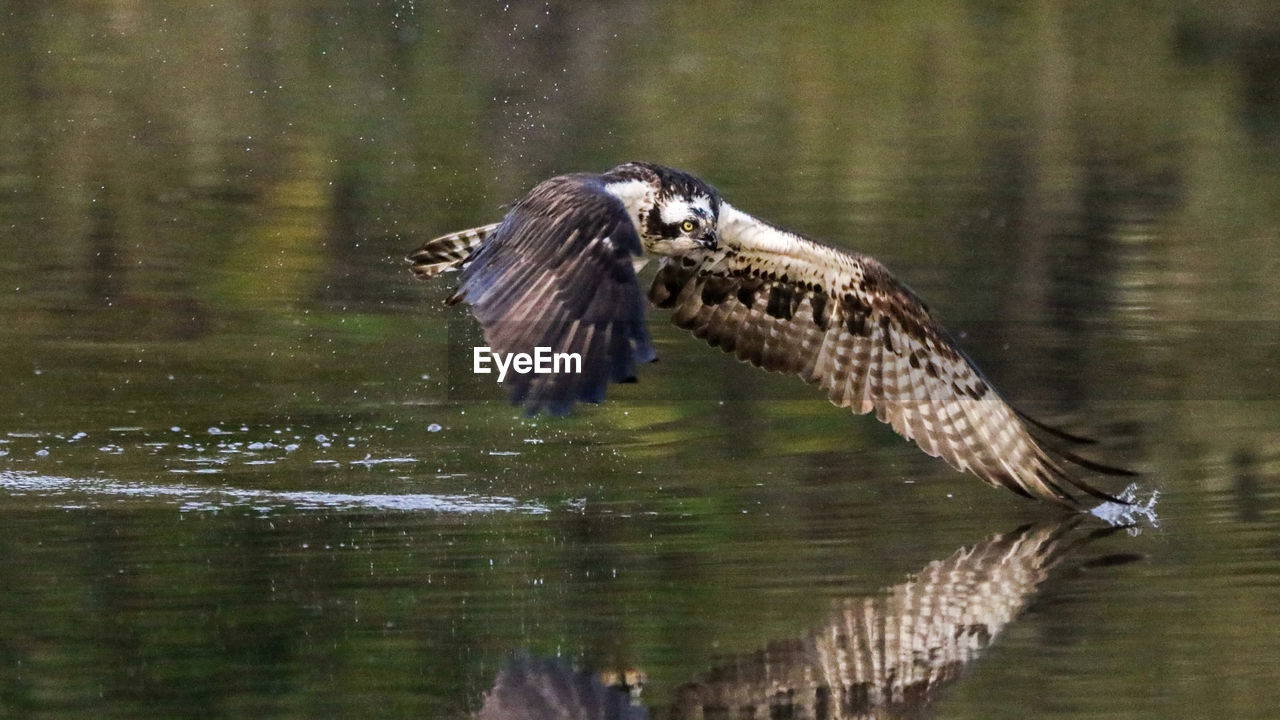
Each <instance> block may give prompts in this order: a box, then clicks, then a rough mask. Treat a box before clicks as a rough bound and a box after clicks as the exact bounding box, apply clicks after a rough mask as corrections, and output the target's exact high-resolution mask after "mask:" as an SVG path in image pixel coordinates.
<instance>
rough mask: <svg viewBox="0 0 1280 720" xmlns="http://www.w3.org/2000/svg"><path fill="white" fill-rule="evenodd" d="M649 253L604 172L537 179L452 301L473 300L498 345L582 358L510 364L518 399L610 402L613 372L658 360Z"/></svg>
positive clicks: (561, 404)
mask: <svg viewBox="0 0 1280 720" xmlns="http://www.w3.org/2000/svg"><path fill="white" fill-rule="evenodd" d="M641 252H642V248H641V244H640V237H639V235H638V234H637V233H636V229H635V225H634V224H633V223H632V222H631V219H630V217H629V216H628V215H627V211H626V208H625V207H624V206H623V205H622V202H621V201H619V200H618V199H617V198H616V197H614V196H613V195H611V194H609V193H608V192H606V191H605V189H604V185H603V183H602V182H601V181H600V179H599V177H598V176H594V175H564V176H560V177H555V178H552V179H550V180H547V181H546V182H543V183H541V184H540V185H538V186H537V187H535V188H534V189H533V190H532V191H531V192H530V193H529V195H528V196H526V197H525V198H524V199H523V200H521V201H520V202H519V203H518V204H516V206H515V207H513V208H512V209H511V211H510V212H509V213H507V216H506V218H504V219H503V221H502V223H501V224H500V225H499V226H498V227H497V228H496V229H494V230H493V231H492V232H491V233H490V234H489V235H488V237H487V238H486V239H485V240H484V242H483V243H482V244H481V245H480V247H479V248H478V249H476V250H474V251H473V252H472V253H471V255H470V258H469V260H468V261H467V264H466V266H465V267H464V268H463V271H462V278H461V284H460V286H459V288H458V291H457V293H455V294H454V296H453V297H452V298H450V302H457V301H458V300H465V301H466V302H468V303H470V304H471V306H472V311H473V312H474V314H475V316H476V319H477V320H479V321H480V325H481V326H482V327H483V329H484V336H485V341H486V342H487V343H488V344H489V346H490V348H491V349H492V350H493V351H494V352H498V353H502V354H504V355H508V354H512V353H527V354H530V355H534V354H535V353H536V352H537V348H547V350H546V353H547V355H548V356H554V355H557V354H561V353H564V354H577V355H578V356H580V358H581V367H580V368H579V367H577V366H576V365H574V364H573V363H572V361H571V360H568V359H566V361H565V364H564V365H562V366H561V368H560V369H561V370H562V371H561V372H552V373H548V374H534V373H529V374H516V373H514V372H509V373H508V375H507V377H506V380H505V382H506V383H507V384H508V385H510V386H511V388H512V395H511V397H512V402H514V403H517V404H521V405H524V406H525V407H526V408H527V409H528V410H529V411H531V412H536V411H537V410H540V409H547V410H549V411H551V412H553V413H556V414H563V413H566V412H568V411H569V409H570V408H571V407H572V406H573V404H574V403H575V402H600V401H602V400H603V399H604V395H605V388H606V387H607V386H608V384H609V382H610V381H612V382H623V381H626V380H629V379H632V378H633V377H634V375H635V366H636V363H638V362H649V361H651V360H653V359H654V357H655V354H654V351H653V346H652V344H651V343H650V341H649V333H648V330H647V329H646V328H645V322H644V319H645V318H644V312H645V311H644V307H645V303H644V294H643V291H642V290H641V289H640V286H639V283H637V282H636V275H635V270H634V269H633V268H632V259H633V256H636V255H639V254H640V253H641ZM565 370H568V371H565ZM572 370H580V372H572Z"/></svg>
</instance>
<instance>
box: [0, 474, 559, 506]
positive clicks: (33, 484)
mask: <svg viewBox="0 0 1280 720" xmlns="http://www.w3.org/2000/svg"><path fill="white" fill-rule="evenodd" d="M0 490H3V491H5V492H8V493H10V494H13V495H40V496H42V497H44V498H47V499H49V500H50V501H51V502H52V503H53V504H56V505H57V506H58V507H62V508H67V509H79V508H84V507H94V506H100V505H102V504H104V503H107V502H127V501H130V500H158V501H162V502H166V503H170V504H176V505H177V506H178V509H179V510H180V511H182V512H208V511H218V510H224V509H229V508H244V507H249V508H254V509H257V510H259V511H261V512H272V511H276V510H393V511H405V512H423V511H426V512H438V513H450V514H468V513H493V512H515V513H525V514H535V515H536V514H543V513H546V512H548V510H547V507H546V506H545V505H543V504H541V503H537V502H527V501H521V500H518V499H516V498H513V497H507V496H487V495H474V494H449V495H441V494H432V493H403V494H402V493H370V494H365V493H334V492H322V491H316V490H301V491H276V490H259V489H253V488H231V487H220V488H207V487H199V486H195V485H183V484H166V485H162V484H156V483H145V482H121V481H116V480H109V479H101V478H74V477H63V476H57V475H44V474H40V473H34V472H13V471H0Z"/></svg>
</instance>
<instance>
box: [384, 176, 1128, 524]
mask: <svg viewBox="0 0 1280 720" xmlns="http://www.w3.org/2000/svg"><path fill="white" fill-rule="evenodd" d="M646 253H647V254H652V255H657V256H659V257H660V258H661V264H660V265H659V268H658V273H657V276H656V277H655V278H654V280H653V284H652V285H651V287H650V289H649V297H648V299H649V301H650V302H652V303H653V304H654V305H656V306H657V307H659V308H663V309H667V310H671V311H672V320H673V321H674V322H675V324H676V325H678V326H679V327H681V328H684V329H686V330H689V331H690V332H692V333H693V334H694V335H695V336H696V337H699V338H702V339H704V340H706V341H707V342H708V343H710V344H711V345H712V346H713V347H719V348H720V349H722V350H723V351H725V352H728V353H733V354H734V355H736V356H737V357H738V358H739V359H740V360H743V361H746V362H749V363H751V364H752V365H755V366H756V367H760V368H764V369H765V370H770V371H775V372H782V373H787V374H791V375H798V376H800V377H801V378H803V379H804V380H805V381H806V382H809V383H811V384H813V385H817V386H818V387H820V388H822V389H823V390H824V391H826V393H827V397H828V398H830V400H831V402H833V403H835V404H836V405H838V406H840V407H847V408H850V409H852V410H853V411H854V412H856V413H868V412H871V411H872V410H874V411H875V413H876V417H878V418H879V419H880V420H882V421H884V422H886V423H889V424H890V425H892V426H893V429H894V430H896V431H897V432H898V433H899V434H900V435H902V436H904V437H906V438H908V439H910V440H914V441H915V443H916V444H917V445H919V446H920V448H921V449H923V450H924V451H925V452H926V453H928V454H930V455H933V456H935V457H941V458H943V459H944V460H946V461H947V462H948V463H950V464H951V465H952V466H954V467H956V468H957V469H959V470H962V471H965V470H967V471H969V472H972V473H973V474H975V475H977V476H978V477H980V478H982V479H983V480H984V481H986V482H987V483H989V484H991V485H994V486H1003V487H1006V488H1009V489H1010V490H1013V491H1014V492H1016V493H1018V494H1020V495H1024V496H1027V497H1043V498H1049V499H1052V500H1056V501H1058V502H1061V503H1064V504H1067V505H1073V506H1074V505H1077V504H1078V500H1077V498H1075V497H1074V496H1073V495H1072V494H1070V493H1069V492H1068V491H1067V489H1066V488H1067V487H1074V488H1076V489H1078V490H1081V491H1083V492H1085V493H1088V494H1089V495H1093V496H1096V497H1099V498H1102V499H1106V500H1113V499H1114V498H1111V497H1110V496H1108V495H1107V494H1106V493H1103V492H1101V491H1100V490H1097V489H1096V488H1094V487H1092V486H1091V485H1089V484H1088V483H1086V482H1085V481H1084V480H1082V479H1080V478H1079V477H1076V476H1075V475H1073V474H1072V473H1071V472H1068V471H1067V470H1066V469H1065V468H1064V467H1063V462H1062V461H1070V462H1072V463H1074V464H1076V465H1079V466H1081V467H1084V468H1086V469H1089V470H1094V471H1097V472H1106V473H1116V474H1131V473H1128V472H1127V471H1122V470H1117V469H1114V468H1108V467H1105V466H1102V465H1098V464H1096V463H1092V462H1089V461H1087V460H1084V459H1082V458H1080V457H1078V456H1076V455H1074V454H1071V453H1069V452H1066V451H1064V450H1060V449H1054V448H1052V447H1050V446H1049V445H1048V444H1045V443H1042V442H1040V441H1039V440H1038V439H1037V437H1035V436H1033V434H1032V433H1033V431H1034V432H1037V433H1041V432H1043V433H1048V434H1053V435H1058V436H1059V437H1061V438H1065V439H1076V438H1072V437H1071V436H1069V435H1065V434H1064V433H1059V432H1058V431H1055V430H1052V429H1051V428H1047V427H1045V426H1044V425H1041V424H1039V423H1037V422H1036V421H1034V420H1032V419H1030V418H1028V417H1026V416H1025V415H1022V414H1020V413H1019V412H1018V411H1016V410H1015V409H1014V408H1013V407H1011V406H1010V405H1009V404H1008V403H1007V402H1005V400H1004V399H1003V398H1002V397H1000V394H999V393H998V392H996V391H995V389H994V388H992V387H991V385H990V383H988V382H987V381H986V379H985V378H983V376H982V374H981V373H980V372H979V371H978V369H977V368H976V367H975V366H974V364H973V363H972V362H971V361H970V360H969V359H968V358H967V357H966V356H965V354H964V353H963V352H962V351H961V350H960V349H959V348H958V347H957V346H956V344H955V343H954V341H952V339H951V337H950V335H949V334H948V333H947V332H946V330H945V329H943V327H942V326H941V325H940V324H938V322H937V321H936V320H935V319H934V317H933V315H932V314H931V313H930V311H929V309H928V307H926V306H925V304H924V303H923V302H921V300H920V299H919V298H918V297H916V295H915V293H913V292H912V291H911V290H910V289H909V288H907V286H905V285H903V284H902V283H900V282H898V281H897V280H896V279H895V278H894V277H893V276H892V275H890V274H889V272H888V271H887V270H886V269H885V268H884V266H883V265H881V264H880V263H878V262H876V261H875V260H873V259H872V258H869V257H867V256H865V255H859V254H856V253H850V252H846V251H844V250H839V249H837V248H833V247H829V246H827V245H822V244H819V243H816V242H814V241H812V240H810V239H808V238H806V237H803V236H801V235H799V234H797V233H794V232H791V231H788V230H783V229H781V228H779V227H776V226H774V225H770V224H769V223H767V222H764V221H761V220H758V219H756V218H754V217H752V216H750V215H748V214H746V213H744V212H742V211H741V210H738V209H737V208H735V207H733V206H732V205H730V204H729V203H727V202H725V201H724V200H723V199H721V197H720V195H719V193H717V192H716V190H715V189H714V188H712V187H711V186H710V185H708V184H707V183H705V182H703V181H702V180H699V179H698V178H696V177H694V176H692V175H689V174H688V173H685V172H681V171H679V170H673V169H671V168H666V167H662V166H660V165H651V164H647V163H626V164H624V165H619V166H617V167H615V168H613V169H612V170H609V171H608V172H606V173H604V174H601V175H594V174H586V173H580V174H573V175H561V176H559V177H553V178H551V179H550V180H547V181H545V182H542V183H541V184H539V185H538V186H537V187H535V188H533V190H531V191H530V192H529V194H528V195H526V196H525V197H524V199H522V200H520V202H518V203H516V204H515V206H514V207H512V208H511V211H510V212H508V213H507V215H506V217H505V218H504V219H503V220H502V222H500V223H494V224H491V225H484V226H481V227H476V228H471V229H468V230H463V231H461V232H457V233H453V234H450V235H445V236H443V237H440V238H436V239H435V240H432V241H430V242H428V243H427V244H426V245H424V246H423V247H422V248H420V249H418V250H417V251H416V252H414V253H413V254H412V255H410V256H409V261H410V262H411V263H412V269H413V271H414V273H415V274H416V275H418V276H419V277H421V278H429V277H433V276H435V275H437V274H439V273H440V272H442V271H444V270H448V269H452V268H456V267H460V268H461V270H462V274H461V282H460V284H459V286H458V290H457V292H455V293H454V294H453V295H452V296H451V297H450V298H449V300H448V302H449V304H454V303H457V302H459V301H465V302H467V303H468V304H470V305H471V308H472V312H473V313H474V314H475V317H476V319H477V320H479V322H480V325H481V326H482V327H483V329H484V336H485V341H486V342H488V343H489V346H490V347H491V348H492V350H493V351H494V352H496V353H501V354H504V355H508V356H509V355H511V354H514V353H528V354H532V353H533V352H534V349H535V348H539V347H542V348H550V350H551V351H552V352H555V353H577V354H579V355H580V356H581V358H582V372H581V373H554V374H524V375H514V376H508V377H509V378H510V379H509V380H508V384H509V385H510V386H511V388H512V400H513V402H515V403H517V404H520V405H523V406H524V407H525V408H527V409H528V410H530V411H531V412H536V411H538V410H543V409H545V410H548V411H550V412H552V413H557V414H563V413H566V412H568V411H569V409H570V408H571V407H572V406H573V404H574V403H576V402H600V401H602V400H603V399H604V396H605V389H606V388H607V387H608V385H609V383H610V382H627V381H633V380H634V379H635V371H636V366H637V365H638V364H640V363H646V362H650V361H652V360H654V359H655V358H656V354H655V352H654V349H653V345H652V343H651V342H650V339H649V332H648V329H647V328H646V326H645V298H644V294H643V292H642V290H641V287H640V283H639V281H638V280H637V278H636V267H637V266H636V260H637V258H638V257H640V256H643V255H644V254H646Z"/></svg>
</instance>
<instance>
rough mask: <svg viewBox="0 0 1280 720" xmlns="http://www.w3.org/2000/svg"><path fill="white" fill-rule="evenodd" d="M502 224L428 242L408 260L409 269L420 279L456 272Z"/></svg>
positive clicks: (486, 226) (463, 231)
mask: <svg viewBox="0 0 1280 720" xmlns="http://www.w3.org/2000/svg"><path fill="white" fill-rule="evenodd" d="M501 224H502V223H489V224H488V225H481V226H480V227H473V228H467V229H466V230H460V231H458V232H454V233H449V234H448V235H441V236H440V237H438V238H434V239H432V240H429V241H428V242H427V243H426V244H425V245H423V246H422V247H420V248H418V249H417V250H415V251H413V253H411V254H410V255H409V257H407V258H406V260H408V261H409V263H410V265H409V269H410V270H412V271H413V274H414V275H415V276H416V277H418V279H420V280H426V279H428V278H433V277H435V276H436V275H439V274H440V273H443V272H446V271H450V270H456V269H458V267H459V266H461V265H462V264H463V263H464V262H466V260H467V258H469V257H471V253H472V252H473V251H474V250H475V249H476V248H477V247H479V246H480V243H482V242H484V239H485V238H487V237H489V236H490V235H492V234H493V231H494V230H497V229H498V226H499V225H501Z"/></svg>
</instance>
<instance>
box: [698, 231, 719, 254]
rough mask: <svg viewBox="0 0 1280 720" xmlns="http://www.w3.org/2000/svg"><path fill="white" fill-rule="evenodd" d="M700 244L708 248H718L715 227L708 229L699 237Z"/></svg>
mask: <svg viewBox="0 0 1280 720" xmlns="http://www.w3.org/2000/svg"><path fill="white" fill-rule="evenodd" d="M698 244H699V245H701V246H702V247H703V248H705V249H707V250H715V249H716V231H715V229H714V228H712V229H710V230H707V231H706V232H705V233H703V234H702V237H700V238H698Z"/></svg>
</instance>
